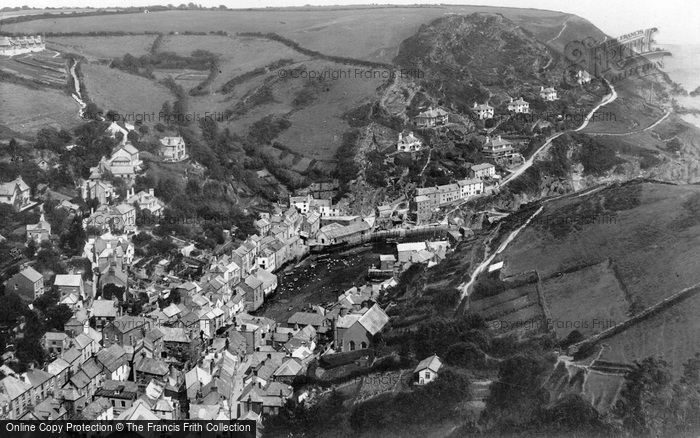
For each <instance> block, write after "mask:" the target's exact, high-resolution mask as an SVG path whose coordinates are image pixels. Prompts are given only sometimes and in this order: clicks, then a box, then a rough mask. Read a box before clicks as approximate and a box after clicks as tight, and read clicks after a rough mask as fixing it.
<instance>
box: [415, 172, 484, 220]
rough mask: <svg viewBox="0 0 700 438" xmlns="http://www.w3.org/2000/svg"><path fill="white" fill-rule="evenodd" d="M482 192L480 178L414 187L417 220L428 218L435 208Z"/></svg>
mask: <svg viewBox="0 0 700 438" xmlns="http://www.w3.org/2000/svg"><path fill="white" fill-rule="evenodd" d="M483 192H484V182H483V181H482V180H481V179H464V180H459V181H457V182H456V183H453V184H445V185H441V186H435V187H419V188H417V189H416V196H415V197H414V199H413V200H414V204H415V207H416V212H417V213H418V220H419V221H421V220H426V219H429V218H430V216H431V215H432V213H433V211H434V210H435V208H437V207H440V206H443V205H446V204H449V203H451V202H455V201H458V200H461V199H467V198H468V197H471V196H477V195H480V194H482V193H483Z"/></svg>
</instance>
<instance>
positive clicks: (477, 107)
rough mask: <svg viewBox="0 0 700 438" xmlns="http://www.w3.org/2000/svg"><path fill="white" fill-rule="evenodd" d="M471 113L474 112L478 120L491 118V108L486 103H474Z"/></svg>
mask: <svg viewBox="0 0 700 438" xmlns="http://www.w3.org/2000/svg"><path fill="white" fill-rule="evenodd" d="M472 111H474V113H475V114H476V116H477V117H478V118H479V120H484V119H492V118H493V107H492V106H491V105H489V104H488V103H483V104H477V103H476V102H474V106H473V107H472Z"/></svg>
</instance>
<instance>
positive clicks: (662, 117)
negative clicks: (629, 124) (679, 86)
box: [586, 109, 673, 137]
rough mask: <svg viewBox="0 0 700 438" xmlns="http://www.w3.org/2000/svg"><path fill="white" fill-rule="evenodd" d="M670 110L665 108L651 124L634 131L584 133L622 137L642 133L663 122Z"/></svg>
mask: <svg viewBox="0 0 700 438" xmlns="http://www.w3.org/2000/svg"><path fill="white" fill-rule="evenodd" d="M672 112H673V111H672V110H670V109H669V110H666V113H665V114H664V115H663V116H661V117H659V119H658V120H657V121H655V122H654V123H652V124H651V125H649V126H647V127H646V128H643V129H637V130H636V131H629V132H610V133H606V132H587V133H586V135H590V136H602V135H605V136H610V137H624V136H626V135H632V134H639V133H642V132H644V131H649V130H650V129H654V128H655V127H656V126H657V125H658V124H659V123H661V122H663V121H664V120H666V119H667V118H668V116H670V115H671V113H672Z"/></svg>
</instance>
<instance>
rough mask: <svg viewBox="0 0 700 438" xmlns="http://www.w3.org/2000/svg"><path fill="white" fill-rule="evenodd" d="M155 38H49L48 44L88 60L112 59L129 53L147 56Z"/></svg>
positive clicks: (132, 36)
mask: <svg viewBox="0 0 700 438" xmlns="http://www.w3.org/2000/svg"><path fill="white" fill-rule="evenodd" d="M155 38H156V36H155V35H126V36H90V37H88V36H69V37H49V38H47V39H46V43H47V45H48V47H49V48H52V49H55V50H58V51H60V52H71V53H77V54H79V55H82V56H85V57H87V58H100V59H112V58H119V57H122V56H124V55H126V54H127V53H131V54H132V55H134V56H141V55H145V54H146V53H148V51H149V50H150V48H151V45H152V44H153V40H155Z"/></svg>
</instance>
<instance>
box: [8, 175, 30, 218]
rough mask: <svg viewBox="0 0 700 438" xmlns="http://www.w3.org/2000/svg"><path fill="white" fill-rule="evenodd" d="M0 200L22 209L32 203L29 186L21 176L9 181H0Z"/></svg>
mask: <svg viewBox="0 0 700 438" xmlns="http://www.w3.org/2000/svg"><path fill="white" fill-rule="evenodd" d="M0 202H1V203H3V204H8V205H11V206H12V207H13V208H14V209H15V210H16V211H22V210H24V209H25V208H27V207H29V206H30V205H32V201H31V193H30V189H29V186H28V185H27V183H25V182H24V180H23V179H22V177H21V176H18V177H17V178H15V179H13V180H12V181H9V182H4V183H0Z"/></svg>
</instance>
